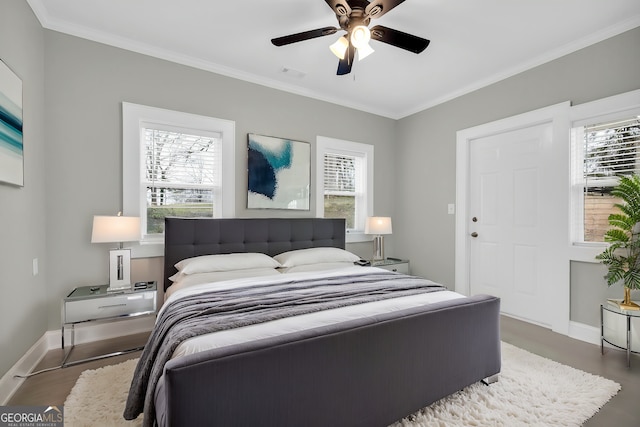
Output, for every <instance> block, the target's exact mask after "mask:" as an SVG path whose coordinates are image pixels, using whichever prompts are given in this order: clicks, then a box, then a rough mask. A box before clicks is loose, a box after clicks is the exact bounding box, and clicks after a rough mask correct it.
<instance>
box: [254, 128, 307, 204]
mask: <svg viewBox="0 0 640 427" xmlns="http://www.w3.org/2000/svg"><path fill="white" fill-rule="evenodd" d="M310 165H311V147H310V144H309V143H308V142H303V141H293V140H291V139H284V138H276V137H272V136H264V135H256V134H252V133H250V134H249V135H248V154H247V174H248V176H247V178H248V185H247V188H248V191H247V208H249V209H296V210H309V186H310V180H311V178H310V176H311V166H310Z"/></svg>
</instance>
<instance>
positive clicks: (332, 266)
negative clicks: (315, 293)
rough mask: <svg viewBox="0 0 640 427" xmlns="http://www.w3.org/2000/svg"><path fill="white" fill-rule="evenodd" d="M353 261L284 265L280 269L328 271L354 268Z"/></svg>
mask: <svg viewBox="0 0 640 427" xmlns="http://www.w3.org/2000/svg"><path fill="white" fill-rule="evenodd" d="M353 267H354V265H353V261H348V262H321V263H319V264H304V265H297V266H295V267H282V268H279V269H278V271H279V272H280V273H301V272H308V271H328V270H340V269H343V268H353Z"/></svg>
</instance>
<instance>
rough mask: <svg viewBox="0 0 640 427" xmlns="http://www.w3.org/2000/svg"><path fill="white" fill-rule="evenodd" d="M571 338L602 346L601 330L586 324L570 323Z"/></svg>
mask: <svg viewBox="0 0 640 427" xmlns="http://www.w3.org/2000/svg"><path fill="white" fill-rule="evenodd" d="M569 336H570V337H571V338H575V339H577V340H580V341H585V342H588V343H591V344H596V345H600V328H596V327H595V326H589V325H585V324H584V323H578V322H573V321H571V322H569Z"/></svg>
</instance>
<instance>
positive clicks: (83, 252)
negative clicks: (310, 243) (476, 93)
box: [45, 31, 396, 329]
mask: <svg viewBox="0 0 640 427" xmlns="http://www.w3.org/2000/svg"><path fill="white" fill-rule="evenodd" d="M45 40H46V41H45V58H46V60H45V63H46V70H47V72H46V87H47V96H46V111H47V132H48V142H47V161H48V162H49V163H50V164H51V165H54V166H53V167H51V168H50V169H49V170H48V171H47V183H46V189H47V242H48V245H47V254H48V261H49V266H50V270H49V275H48V278H49V280H48V283H47V286H48V287H49V289H50V294H49V301H50V304H49V307H48V328H49V329H57V328H59V327H60V308H59V304H58V302H59V301H60V298H62V297H63V296H64V295H65V294H66V293H68V292H69V290H70V289H71V288H73V287H75V286H81V285H87V284H95V283H105V282H106V281H107V278H108V271H107V261H108V255H107V248H105V247H104V246H103V245H92V244H91V243H90V239H91V223H92V219H93V215H95V214H115V213H116V212H117V211H118V210H121V208H122V117H121V103H122V101H127V102H133V103H137V104H143V105H150V106H154V107H160V108H166V109H171V110H177V111H184V112H189V113H194V114H201V115H206V116H212V117H218V118H222V119H229V120H233V121H235V123H236V188H237V197H236V215H237V216H239V217H250V216H280V217H284V216H292V215H296V216H314V211H313V208H314V207H315V206H314V201H313V196H312V210H311V211H310V212H304V213H301V212H295V213H290V212H286V211H267V210H247V209H246V188H247V177H246V144H247V133H259V134H266V135H274V136H283V137H288V138H292V139H296V140H301V141H308V142H310V143H312V144H315V139H316V136H317V135H323V136H328V137H333V138H339V139H344V140H351V141H356V142H364V143H370V144H373V145H374V146H375V154H374V160H375V165H374V168H375V183H374V185H375V194H374V211H375V214H377V215H394V211H393V206H394V197H395V194H394V191H393V190H394V188H395V185H394V181H395V178H394V173H393V171H394V158H395V149H396V147H395V145H394V142H393V141H394V139H395V125H396V122H395V121H394V120H391V119H387V118H383V117H380V116H376V115H372V114H369V113H363V112H360V111H356V110H352V109H347V108H344V107H339V106H336V105H333V104H329V103H326V102H322V101H316V100H313V99H310V98H305V97H301V96H297V95H292V94H289V93H286V92H282V91H277V90H273V89H269V88H266V87H264V86H260V85H255V84H251V83H247V82H243V81H240V80H235V79H232V78H228V77H224V76H220V75H217V74H213V73H210V72H206V71H202V70H197V69H194V68H190V67H186V66H182V65H178V64H174V63H170V62H167V61H163V60H159V59H155V58H151V57H148V56H144V55H140V54H137V53H132V52H129V51H125V50H122V49H117V48H113V47H109V46H106V45H102V44H99V43H95V42H91V41H87V40H83V39H80V38H76V37H72V36H68V35H64V34H61V33H57V32H53V31H45ZM312 151H313V150H312ZM314 175H315V168H313V170H312V188H314V187H313V184H314V181H315V176H314ZM388 243H389V247H388V251H389V252H388V253H389V254H391V253H393V238H390V239H388ZM350 249H351V250H353V251H354V252H356V253H358V254H360V255H361V256H367V257H370V251H371V244H370V243H369V244H357V245H353V246H350ZM160 265H161V264H160V263H159V260H158V259H155V260H135V261H134V262H133V265H132V267H133V268H132V280H142V279H145V280H146V279H149V278H151V279H156V280H159V279H160V277H161V276H159V275H157V276H154V277H149V276H146V277H144V274H150V275H153V274H158V273H159V271H158V267H160ZM154 269H155V271H154ZM140 270H142V271H144V272H145V273H141V272H140Z"/></svg>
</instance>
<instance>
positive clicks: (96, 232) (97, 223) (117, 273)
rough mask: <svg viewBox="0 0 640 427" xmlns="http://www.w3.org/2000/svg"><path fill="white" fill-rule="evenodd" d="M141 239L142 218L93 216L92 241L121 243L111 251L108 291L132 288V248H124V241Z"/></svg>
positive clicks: (119, 215) (119, 214)
mask: <svg viewBox="0 0 640 427" xmlns="http://www.w3.org/2000/svg"><path fill="white" fill-rule="evenodd" d="M138 240H140V218H139V217H133V216H121V213H118V216H101V215H96V216H94V217H93V231H92V233H91V243H116V242H117V243H119V246H118V248H117V249H111V250H110V251H109V287H108V288H107V292H116V291H122V290H126V289H131V249H123V247H122V244H123V242H132V241H138Z"/></svg>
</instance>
